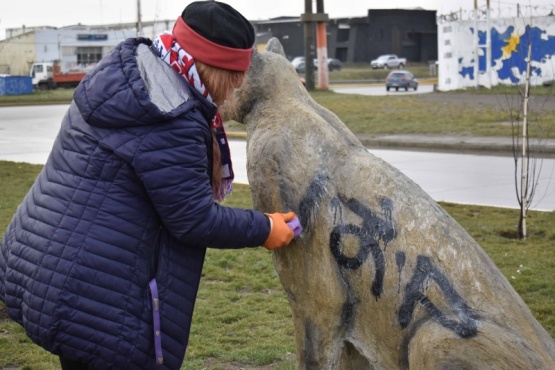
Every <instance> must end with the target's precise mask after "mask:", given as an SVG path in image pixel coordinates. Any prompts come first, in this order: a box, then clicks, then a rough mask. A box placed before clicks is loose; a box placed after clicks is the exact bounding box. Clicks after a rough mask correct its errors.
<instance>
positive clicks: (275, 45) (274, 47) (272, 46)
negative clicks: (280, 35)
mask: <svg viewBox="0 0 555 370" xmlns="http://www.w3.org/2000/svg"><path fill="white" fill-rule="evenodd" d="M266 51H267V52H268V51H269V52H271V53H275V54H279V55H281V56H282V57H284V58H285V51H284V50H283V46H282V45H281V43H280V42H279V40H278V39H277V38H276V37H272V38H271V39H270V40H268V42H267V43H266Z"/></svg>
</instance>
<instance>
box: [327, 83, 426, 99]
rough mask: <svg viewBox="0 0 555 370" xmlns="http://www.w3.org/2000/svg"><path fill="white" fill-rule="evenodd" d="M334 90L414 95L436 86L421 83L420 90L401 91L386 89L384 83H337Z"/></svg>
mask: <svg viewBox="0 0 555 370" xmlns="http://www.w3.org/2000/svg"><path fill="white" fill-rule="evenodd" d="M332 90H333V91H335V92H336V93H340V94H361V95H392V96H401V95H414V94H426V93H431V92H433V91H434V86H433V85H430V84H420V85H419V86H418V90H417V91H414V90H412V89H411V90H409V91H405V90H403V89H400V90H399V91H395V90H390V91H386V89H385V84H383V85H368V86H345V87H342V86H339V85H335V86H333V87H332Z"/></svg>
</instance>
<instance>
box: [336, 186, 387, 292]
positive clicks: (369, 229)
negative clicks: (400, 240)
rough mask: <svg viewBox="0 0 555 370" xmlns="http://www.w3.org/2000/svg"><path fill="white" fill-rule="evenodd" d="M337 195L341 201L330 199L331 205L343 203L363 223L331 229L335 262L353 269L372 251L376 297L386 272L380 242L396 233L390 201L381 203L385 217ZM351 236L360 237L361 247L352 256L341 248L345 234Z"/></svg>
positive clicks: (354, 201) (373, 285)
mask: <svg viewBox="0 0 555 370" xmlns="http://www.w3.org/2000/svg"><path fill="white" fill-rule="evenodd" d="M342 198H343V197H341V196H339V200H340V202H337V200H333V201H332V203H331V204H332V205H334V204H335V205H339V204H342V205H345V206H346V207H347V208H349V209H350V210H351V211H352V212H354V213H355V214H357V215H358V216H360V217H361V218H362V220H363V221H362V225H361V226H357V225H353V224H340V225H337V226H335V227H334V228H333V230H332V232H331V234H330V249H331V252H332V254H333V256H334V258H335V260H336V261H337V263H338V264H339V265H340V266H341V267H342V268H346V269H349V270H356V269H358V268H359V267H360V266H362V264H363V263H364V262H365V261H366V259H367V258H368V256H369V255H370V254H372V257H373V259H374V266H375V272H374V277H373V278H372V294H373V295H374V297H376V298H378V297H379V296H380V294H381V293H382V292H383V278H384V275H385V258H384V254H383V251H382V249H381V248H380V244H379V241H380V240H381V241H382V242H383V243H384V244H385V245H387V243H389V242H390V241H391V240H393V239H394V238H395V237H396V235H397V233H396V231H395V228H394V227H393V222H392V220H391V214H392V202H391V201H390V200H389V199H385V200H383V201H382V202H381V207H382V210H383V211H384V215H385V217H383V218H382V217H380V216H379V215H378V214H376V213H375V212H373V211H372V210H371V209H370V208H368V207H366V206H365V205H364V204H362V203H361V202H359V201H358V200H356V199H348V200H343V199H342ZM349 234H350V235H354V236H356V237H357V238H358V239H359V240H360V248H359V250H358V252H357V253H356V255H355V256H353V257H348V256H346V255H345V254H344V253H343V251H342V248H341V239H342V238H343V237H344V236H345V235H349Z"/></svg>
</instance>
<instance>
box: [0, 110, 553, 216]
mask: <svg viewBox="0 0 555 370" xmlns="http://www.w3.org/2000/svg"><path fill="white" fill-rule="evenodd" d="M67 107H68V106H67V105H45V106H36V107H6V108H0V160H9V161H16V162H27V163H34V164H44V163H45V162H46V159H47V157H48V154H49V152H50V149H51V147H52V143H53V141H54V138H55V137H56V134H57V131H58V129H59V126H60V120H61V118H62V117H63V115H64V114H65V111H66V110H67ZM231 152H232V157H233V163H234V169H235V173H236V182H238V183H248V179H247V174H246V143H245V141H244V140H235V139H234V140H231ZM369 152H371V153H372V154H374V155H376V156H378V157H380V158H382V159H384V160H385V161H387V162H388V163H390V164H391V165H393V166H395V167H396V168H398V169H399V170H401V172H403V173H404V174H405V175H407V176H408V177H409V178H411V179H412V180H413V181H415V182H416V183H417V184H418V185H420V187H422V189H424V191H426V192H427V193H428V194H430V196H432V198H434V199H435V200H436V201H447V202H454V203H461V204H480V205H490V206H496V207H509V208H518V203H517V201H516V197H515V188H514V163H513V160H512V158H511V157H507V156H491V155H488V156H484V155H464V154H450V153H440V152H433V153H430V152H414V151H401V150H381V149H369ZM541 165H542V170H541V178H540V179H539V180H540V183H539V187H538V190H537V195H536V197H535V203H534V205H533V207H532V208H533V209H537V210H545V211H552V210H555V159H544V160H543V161H542V162H541Z"/></svg>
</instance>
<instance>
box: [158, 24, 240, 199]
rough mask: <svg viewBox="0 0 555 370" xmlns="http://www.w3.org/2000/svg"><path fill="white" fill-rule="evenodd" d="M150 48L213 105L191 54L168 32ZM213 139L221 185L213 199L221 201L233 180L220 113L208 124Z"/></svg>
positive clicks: (215, 191)
mask: <svg viewBox="0 0 555 370" xmlns="http://www.w3.org/2000/svg"><path fill="white" fill-rule="evenodd" d="M152 46H153V47H154V48H155V49H156V50H157V51H158V54H159V55H160V57H161V58H162V60H163V61H165V62H166V63H168V64H169V65H170V66H171V67H172V68H173V69H174V70H176V71H177V72H179V74H181V75H182V76H183V77H184V78H185V79H186V80H187V81H188V82H189V84H190V85H191V86H193V87H194V88H195V89H196V90H197V91H198V92H199V93H200V94H201V95H202V96H204V97H205V98H206V99H207V100H208V101H209V102H211V103H214V100H213V99H212V97H211V96H210V93H209V92H208V90H207V89H206V86H204V84H203V83H202V81H201V80H200V76H199V74H198V71H197V68H196V66H195V60H194V58H193V57H192V56H191V54H189V53H187V51H185V49H183V48H182V47H181V46H180V45H179V44H178V43H177V41H176V39H175V38H174V36H173V35H172V34H171V33H170V32H164V33H161V34H160V35H158V36H156V37H155V38H154V40H153V41H152ZM210 127H211V129H212V132H213V133H214V137H215V139H216V141H217V143H218V147H219V148H220V161H221V175H222V185H221V186H220V187H216V188H215V189H217V190H214V194H213V196H214V199H215V200H217V201H223V200H224V199H225V197H226V196H227V195H228V194H230V193H231V191H232V190H233V189H232V182H233V178H234V174H233V167H232V163H231V153H230V150H229V142H228V140H227V135H226V134H225V129H224V124H223V121H222V118H221V116H220V112H219V111H218V112H216V115H215V116H214V118H213V119H212V122H211V124H210Z"/></svg>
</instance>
